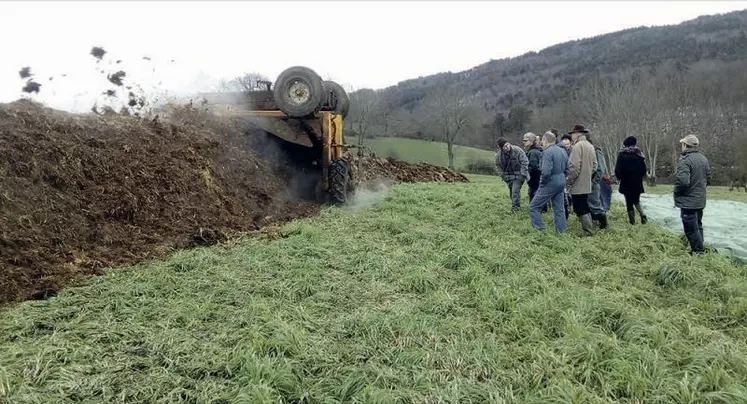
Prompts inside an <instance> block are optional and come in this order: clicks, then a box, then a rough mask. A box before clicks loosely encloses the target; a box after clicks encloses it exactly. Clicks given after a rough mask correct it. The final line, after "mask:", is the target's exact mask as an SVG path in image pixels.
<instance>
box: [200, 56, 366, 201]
mask: <svg viewBox="0 0 747 404" xmlns="http://www.w3.org/2000/svg"><path fill="white" fill-rule="evenodd" d="M260 85H262V86H263V87H264V88H258V89H255V90H252V91H246V92H241V93H228V94H227V93H213V94H204V96H206V99H210V98H212V99H213V100H214V104H218V105H221V104H224V105H223V106H224V109H223V110H222V111H219V113H221V114H228V115H232V116H240V117H246V118H247V119H248V120H249V121H250V122H251V128H250V129H249V130H248V135H249V136H252V137H254V138H255V139H260V138H264V139H271V140H270V141H271V142H273V143H274V144H275V145H279V146H280V148H281V149H282V150H283V151H284V152H285V153H286V155H288V156H290V157H291V159H292V160H293V161H294V162H295V163H296V164H297V165H298V166H299V167H302V169H303V170H304V172H310V173H314V175H308V176H305V177H304V179H303V181H305V182H306V184H304V185H306V186H311V187H312V188H314V190H313V192H314V194H315V196H316V198H317V199H324V200H326V201H327V202H329V203H333V204H344V203H346V202H347V201H348V200H349V199H350V197H351V196H352V194H353V193H354V191H355V186H356V181H355V178H354V171H353V169H352V162H351V161H349V160H348V159H346V158H344V157H343V155H344V153H345V151H346V150H347V149H349V148H354V147H357V146H354V145H346V144H345V138H344V136H343V120H344V119H345V117H346V116H347V114H348V111H349V109H350V100H349V98H348V95H347V94H346V92H345V90H344V89H343V88H342V86H340V85H339V84H337V83H335V82H333V81H323V80H322V79H321V77H320V76H319V75H318V74H317V73H316V72H314V71H313V70H311V69H309V68H307V67H303V66H294V67H290V68H288V69H286V70H284V71H283V72H282V73H281V74H280V75H279V76H278V77H277V79H276V80H275V82H274V85H273V83H271V82H268V81H265V82H260ZM221 100H223V101H221ZM226 104H227V105H226ZM270 158H272V157H270Z"/></svg>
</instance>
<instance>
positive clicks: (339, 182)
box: [329, 158, 355, 205]
mask: <svg viewBox="0 0 747 404" xmlns="http://www.w3.org/2000/svg"><path fill="white" fill-rule="evenodd" d="M354 190H355V181H354V179H353V171H352V169H351V167H350V163H348V161H347V160H345V159H342V158H340V159H335V160H334V161H332V164H330V165H329V198H330V200H331V202H332V203H333V204H336V205H343V204H345V203H347V202H348V201H349V200H350V197H351V196H352V195H353V191H354Z"/></svg>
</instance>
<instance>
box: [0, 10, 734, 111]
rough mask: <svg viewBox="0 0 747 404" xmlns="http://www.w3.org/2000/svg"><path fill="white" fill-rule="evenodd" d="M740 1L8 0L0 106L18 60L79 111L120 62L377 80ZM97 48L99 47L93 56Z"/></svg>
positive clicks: (196, 87)
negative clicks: (303, 69)
mask: <svg viewBox="0 0 747 404" xmlns="http://www.w3.org/2000/svg"><path fill="white" fill-rule="evenodd" d="M742 9H747V1H727V2H724V1H722V2H719V1H703V2H698V1H683V2H675V1H665V2H655V1H633V2H612V1H599V2H592V1H578V2H561V1H552V2H540V1H522V2H508V1H494V2H490V1H478V2H466V1H458V2H456V1H455V2H446V1H436V2H428V1H414V2H402V1H385V2H363V1H348V2H342V1H333V2H311V1H308V2H306V1H304V2H291V1H274V2H256V1H252V2H249V1H247V2H240V1H229V2H214V1H211V2H197V1H184V2H181V1H166V2H153V1H147V2H146V1H136V2H114V1H101V2H93V1H85V2H62V1H59V2H57V1H55V2H41V1H29V2H5V1H3V2H0V35H2V38H3V44H2V47H1V48H0V49H2V51H1V52H2V56H0V102H8V101H12V100H15V99H17V98H19V97H20V96H21V95H22V94H23V93H22V92H21V88H22V87H23V85H24V81H22V80H21V78H20V76H19V74H18V72H19V70H20V69H21V68H22V67H24V66H30V67H31V69H32V73H34V74H35V76H34V78H35V79H36V80H37V81H38V82H39V83H41V84H42V88H41V92H40V93H39V94H34V95H33V98H34V99H37V100H39V101H41V102H45V103H47V104H48V105H49V106H51V107H54V108H61V109H68V110H73V109H74V110H88V109H89V108H90V106H91V105H92V102H93V101H95V99H96V98H97V97H99V98H102V97H101V96H100V94H101V92H102V91H105V90H106V89H108V88H113V87H114V86H112V85H111V84H110V83H109V82H108V81H107V80H106V76H105V74H110V73H114V72H116V71H117V70H119V69H122V70H124V71H125V72H126V73H127V77H126V79H125V82H127V83H133V82H137V83H140V84H141V85H143V86H144V87H146V88H150V89H160V90H161V91H168V92H169V93H185V92H194V91H208V90H210V87H211V86H213V85H215V84H216V83H217V81H218V80H219V79H220V78H231V77H234V76H236V75H239V74H241V73H242V72H247V71H256V72H259V73H262V74H264V75H266V76H268V77H269V78H270V79H271V80H274V79H275V77H277V75H278V74H279V73H280V72H281V71H282V70H283V69H285V68H286V67H289V66H292V65H304V66H308V67H311V68H312V69H314V70H316V71H317V73H319V74H320V75H321V76H322V78H324V79H332V80H335V81H337V82H339V83H341V84H343V85H345V86H346V87H348V88H361V87H370V88H381V87H386V86H390V85H394V84H396V83H397V82H399V81H402V80H406V79H408V78H414V77H418V76H424V75H428V74H433V73H438V72H443V71H453V72H456V71H461V70H465V69H469V68H471V67H473V66H475V65H478V64H481V63H484V62H487V61H489V60H490V59H500V58H504V57H512V56H518V55H520V54H523V53H525V52H528V51H538V50H541V49H542V48H545V47H547V46H550V45H554V44H557V43H561V42H565V41H568V40H572V39H581V38H586V37H589V36H594V35H598V34H603V33H608V32H614V31H618V30H620V29H624V28H630V27H636V26H641V25H648V26H651V25H667V24H676V23H679V22H682V21H684V20H688V19H692V18H695V17H697V16H699V15H704V14H716V13H723V12H728V11H733V10H742ZM93 46H101V47H103V48H104V49H105V50H106V51H107V54H106V55H105V56H104V58H103V60H102V61H101V62H99V64H98V65H97V63H96V59H95V58H94V57H93V56H91V55H90V54H89V52H90V50H91V48H92V47H93ZM143 56H147V57H150V58H151V60H145V59H143ZM117 60H121V61H122V62H121V63H119V64H116V63H115V62H116V61H117ZM172 60H173V62H171V61H172ZM101 70H104V71H105V73H104V74H102V73H100V71H101ZM154 70H155V71H154ZM63 74H65V75H66V76H65V77H62V75H63ZM50 77H53V79H52V80H51V81H49V79H50Z"/></svg>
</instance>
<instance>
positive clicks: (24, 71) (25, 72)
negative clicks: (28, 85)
mask: <svg viewBox="0 0 747 404" xmlns="http://www.w3.org/2000/svg"><path fill="white" fill-rule="evenodd" d="M18 75H19V76H21V78H22V79H27V78H29V77H31V76H32V74H31V68H30V67H28V66H26V67H24V68H23V69H21V70H20V71H19V72H18Z"/></svg>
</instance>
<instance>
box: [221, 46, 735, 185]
mask: <svg viewBox="0 0 747 404" xmlns="http://www.w3.org/2000/svg"><path fill="white" fill-rule="evenodd" d="M263 80H267V78H265V77H263V76H261V75H258V74H255V73H249V74H245V75H242V76H240V77H237V78H235V79H233V80H231V81H227V82H224V83H223V88H224V89H225V90H226V91H251V90H256V89H259V88H261V84H260V82H261V81H263ZM348 94H349V96H350V98H351V110H350V113H349V115H348V117H347V119H346V131H347V133H348V136H349V139H350V138H354V139H355V141H356V142H357V143H365V139H366V138H369V137H376V136H388V137H407V138H416V139H425V140H438V141H443V142H445V143H446V144H447V153H448V161H449V166H450V167H452V168H453V167H454V153H453V150H454V145H457V144H461V145H467V146H473V147H479V148H484V149H489V150H493V149H494V148H495V146H494V145H495V141H496V140H497V138H498V137H507V138H509V139H510V140H512V141H514V142H518V140H519V138H520V136H521V135H522V134H523V133H525V132H527V131H533V132H535V133H543V132H544V131H546V130H547V129H549V128H557V129H558V130H560V131H561V132H563V131H564V130H566V129H567V128H570V127H571V126H572V125H573V124H575V123H582V124H584V125H586V126H587V127H588V128H589V129H590V130H591V132H592V135H591V138H592V141H593V142H594V143H595V144H597V145H598V146H600V147H602V149H603V150H604V152H605V154H606V157H607V162H608V164H609V167H608V169H610V170H611V169H612V168H613V167H614V164H615V161H616V157H617V151H618V150H619V148H620V145H621V143H622V140H623V139H624V138H625V137H627V136H629V135H634V136H636V137H638V139H639V145H640V146H641V148H642V149H643V151H644V153H645V155H646V158H647V163H648V167H649V170H650V173H649V174H650V175H649V178H650V179H651V180H652V181H655V180H656V179H660V180H665V181H666V180H667V179H668V178H671V175H672V174H673V171H674V168H675V166H676V161H677V157H678V154H679V151H680V148H679V143H678V140H679V139H680V138H682V137H683V136H684V135H686V134H689V133H694V134H696V135H697V136H698V137H699V138H700V139H701V143H702V149H703V150H704V151H705V152H706V153H707V154H708V157H709V160H710V161H711V163H712V166H713V171H714V180H715V181H716V182H718V183H729V182H730V181H731V180H733V179H735V178H737V177H744V176H745V175H746V174H747V126H745V122H746V120H747V60H743V61H736V62H720V61H703V62H699V63H696V64H693V65H690V66H689V67H688V66H685V65H683V64H681V63H671V64H665V65H661V66H660V67H658V68H646V69H630V70H628V71H625V72H618V73H615V74H609V75H599V74H597V75H595V76H593V77H591V78H589V79H588V80H586V81H585V82H584V84H583V85H581V86H579V87H577V88H576V89H574V90H570V91H569V94H568V95H567V97H566V100H564V101H561V102H557V103H554V104H552V105H548V106H544V107H538V106H536V105H535V106H530V105H525V104H516V105H513V106H512V107H511V108H510V109H509V110H507V111H500V112H498V113H495V112H493V111H491V110H490V109H489V108H485V106H484V105H482V104H481V101H480V99H479V97H478V96H477V95H476V94H472V93H470V92H469V91H468V90H467V89H465V88H463V87H462V86H460V85H458V84H456V83H454V84H453V85H450V86H443V87H440V88H438V89H437V90H435V91H431V92H427V93H424V94H423V95H422V96H421V98H420V99H419V100H418V102H417V103H416V104H414V107H413V108H397V107H396V104H397V100H395V99H393V97H396V96H395V95H393V93H392V92H391V91H386V90H371V89H361V90H357V91H354V90H353V89H348ZM351 135H352V136H351Z"/></svg>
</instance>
